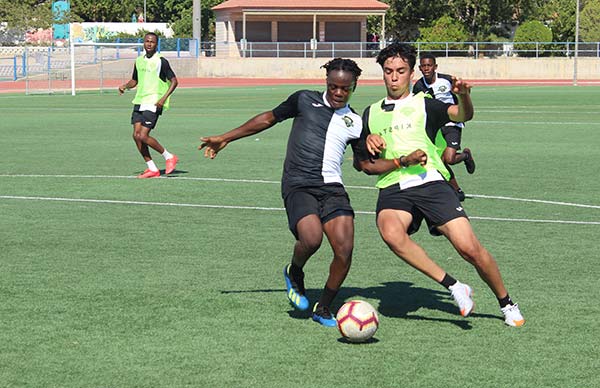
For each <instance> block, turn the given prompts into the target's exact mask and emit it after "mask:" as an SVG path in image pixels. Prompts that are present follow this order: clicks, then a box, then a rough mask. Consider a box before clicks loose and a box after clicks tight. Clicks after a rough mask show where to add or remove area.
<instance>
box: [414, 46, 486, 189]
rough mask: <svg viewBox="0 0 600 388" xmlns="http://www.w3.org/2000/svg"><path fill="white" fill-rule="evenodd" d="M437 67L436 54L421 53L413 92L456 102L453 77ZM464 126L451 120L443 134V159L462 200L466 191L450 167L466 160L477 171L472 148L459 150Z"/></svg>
mask: <svg viewBox="0 0 600 388" xmlns="http://www.w3.org/2000/svg"><path fill="white" fill-rule="evenodd" d="M437 67H438V65H437V63H436V59H435V55H433V54H431V53H424V54H421V57H420V59H419V70H421V74H423V77H422V78H420V79H419V80H418V81H417V82H415V85H414V86H413V93H415V94H417V93H419V92H424V93H427V94H429V95H430V96H431V97H433V98H435V99H436V100H439V101H442V102H445V103H447V104H456V103H457V99H456V96H455V95H454V94H453V93H452V82H453V81H452V80H453V77H452V76H450V75H448V74H442V73H438V72H437ZM464 127H465V124H464V123H460V122H455V121H449V122H448V123H446V124H445V125H444V126H443V127H442V135H443V136H444V139H445V140H446V148H445V149H444V152H443V154H442V160H443V161H444V163H445V164H446V168H447V169H448V171H449V172H450V180H449V182H450V184H451V185H452V187H454V189H455V190H456V192H457V194H458V197H459V199H460V200H461V201H463V200H464V199H465V193H464V192H463V191H462V190H461V188H460V186H459V185H458V183H457V182H456V178H455V176H454V172H453V171H452V169H451V168H450V165H454V164H457V163H461V162H464V163H465V166H466V168H467V172H468V173H469V174H473V173H474V172H475V161H474V160H473V154H472V153H471V150H470V149H469V148H464V149H463V152H457V151H458V150H459V149H460V148H461V145H460V141H461V137H462V129H463V128H464Z"/></svg>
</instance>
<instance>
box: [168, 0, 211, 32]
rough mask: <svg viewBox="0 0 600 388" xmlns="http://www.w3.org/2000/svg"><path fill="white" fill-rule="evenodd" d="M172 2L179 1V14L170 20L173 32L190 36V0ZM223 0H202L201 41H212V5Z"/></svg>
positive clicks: (191, 2)
mask: <svg viewBox="0 0 600 388" xmlns="http://www.w3.org/2000/svg"><path fill="white" fill-rule="evenodd" d="M171 1H173V2H179V3H180V6H179V14H178V15H177V16H175V17H174V18H173V19H172V20H171V21H172V22H173V24H172V25H171V27H172V28H173V32H174V33H175V35H176V36H180V37H192V33H193V25H192V22H193V20H192V17H193V15H192V13H193V12H192V6H193V1H192V0H184V1H181V0H179V1H178V0H171ZM222 2H223V0H202V8H201V10H200V11H201V17H200V18H201V24H202V26H201V27H202V31H201V36H202V37H201V39H202V41H212V40H214V39H215V14H214V12H213V11H212V9H211V8H212V7H214V6H216V5H218V4H220V3H222Z"/></svg>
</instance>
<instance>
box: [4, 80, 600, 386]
mask: <svg viewBox="0 0 600 388" xmlns="http://www.w3.org/2000/svg"><path fill="white" fill-rule="evenodd" d="M299 88H302V87H299V86H276V87H263V88H261V87H256V88H206V89H178V90H177V91H176V92H175V94H174V96H173V99H172V109H171V110H170V111H169V112H167V113H166V114H165V115H164V116H163V117H162V118H161V119H160V120H159V124H158V127H157V129H156V130H155V132H154V134H155V135H156V137H157V138H158V139H159V141H161V142H162V143H163V145H165V146H166V147H167V149H168V150H169V151H171V152H174V153H176V154H177V155H179V158H180V163H179V165H178V167H177V170H176V172H175V173H173V174H172V175H171V176H170V177H168V178H160V179H147V180H139V179H134V177H135V176H136V175H137V174H139V173H140V172H141V171H142V170H143V169H144V168H145V165H144V163H143V161H142V159H141V157H140V156H139V155H138V153H137V151H136V149H135V146H134V143H133V141H132V139H131V132H132V130H131V125H130V124H129V119H130V114H131V104H130V103H129V102H130V100H131V98H132V96H133V94H132V93H131V92H130V93H128V94H126V95H125V96H124V97H119V96H117V94H116V93H107V94H103V95H99V94H92V93H91V94H81V95H78V96H76V97H72V96H68V95H54V96H41V95H40V96H23V95H0V115H1V123H0V138H1V140H0V144H1V145H2V147H1V149H2V163H1V164H0V165H1V166H2V171H1V172H0V387H3V388H12V387H15V388H16V387H40V388H42V387H43V388H51V387H56V388H59V387H60V388H113V387H114V388H133V387H161V388H165V387H261V388H262V387H265V388H269V387H288V388H292V387H322V388H328V387H528V388H529V387H561V388H564V387H584V388H587V387H600V377H599V376H598V370H600V362H599V356H598V354H600V338H599V337H600V302H599V298H598V286H599V284H600V283H599V280H598V279H599V278H600V266H599V265H598V259H599V253H598V251H599V249H598V248H599V242H598V241H599V238H600V195H599V194H598V193H599V192H600V179H598V168H599V167H600V162H599V161H598V142H599V139H600V135H599V132H600V109H599V108H600V88H598V87H531V86H529V87H475V88H474V89H473V92H472V97H473V100H474V104H475V118H474V120H473V121H471V122H470V123H468V124H467V128H466V129H465V131H464V132H463V146H467V147H470V148H471V149H472V150H473V154H474V157H475V160H476V162H477V171H476V172H475V174H474V175H468V174H466V171H465V169H464V167H463V166H457V167H456V168H455V171H456V173H457V177H458V180H459V183H460V184H461V185H462V187H463V190H464V191H465V192H466V193H467V196H468V198H467V199H466V201H465V202H464V206H465V208H466V210H467V213H468V214H469V215H470V216H471V219H472V224H473V227H474V229H475V231H476V233H477V234H478V236H479V238H480V239H481V240H482V242H483V244H484V245H485V246H486V247H487V248H488V249H489V250H490V251H491V252H492V254H493V255H494V256H495V257H496V259H497V261H498V263H499V266H500V269H501V271H502V274H503V277H504V280H505V283H506V285H507V287H508V289H509V292H510V294H511V296H512V298H513V299H514V300H515V301H516V302H518V303H519V305H520V307H521V311H522V312H523V314H524V316H525V318H526V320H527V322H526V324H525V326H524V327H522V328H509V327H507V326H505V325H504V323H503V321H502V315H501V313H500V311H499V308H498V304H497V301H496V300H495V298H494V296H493V294H492V293H491V291H489V290H488V288H487V287H486V285H485V284H484V283H483V281H482V280H480V278H479V277H478V276H477V273H476V272H475V270H474V269H473V267H471V266H470V265H469V264H467V263H466V262H465V261H464V260H462V259H461V258H460V257H459V256H458V255H457V254H456V252H455V251H454V250H453V249H452V247H451V246H450V244H449V243H448V242H447V241H446V240H445V239H443V238H441V237H437V238H434V237H432V236H430V235H429V234H428V233H427V232H426V231H425V228H422V230H421V231H420V232H419V233H417V234H416V235H415V236H414V238H415V240H416V241H417V242H419V243H420V244H421V245H422V246H423V247H424V248H425V249H426V250H427V251H428V252H429V253H430V255H431V256H432V257H433V258H434V259H435V260H436V261H437V262H438V263H440V264H441V265H442V266H443V267H444V268H445V269H446V270H447V271H448V272H449V273H451V274H452V275H454V276H455V277H457V278H458V279H459V280H461V281H463V282H466V283H468V284H470V285H471V286H472V287H473V289H474V291H475V297H474V299H475V302H476V310H475V313H474V314H473V315H472V316H470V317H468V318H463V317H461V316H460V314H459V313H458V309H457V308H456V306H455V305H454V303H453V302H452V299H451V297H450V295H449V293H448V292H447V291H446V290H445V289H443V288H442V287H441V286H440V285H438V284H437V283H435V282H433V281H431V280H430V279H428V278H426V277H425V276H424V275H422V274H420V273H418V272H417V271H416V270H414V269H412V268H411V267H409V266H408V265H406V264H405V263H404V262H402V261H401V260H400V259H398V258H396V257H395V256H394V255H393V254H392V253H391V252H390V251H389V250H388V248H387V247H386V246H385V244H384V243H383V241H382V240H381V239H380V237H379V235H378V233H377V230H376V227H375V221H374V214H373V211H374V208H375V201H376V198H377V192H376V191H375V190H373V189H372V187H373V185H374V181H375V178H374V177H369V176H366V175H363V174H362V173H358V172H356V171H354V170H353V169H352V166H351V165H352V163H351V154H352V153H351V151H350V150H348V151H347V155H346V163H345V164H344V182H345V184H346V185H347V187H348V192H349V194H350V197H351V200H352V204H353V206H354V208H355V210H356V211H357V215H356V238H355V240H356V241H355V250H354V261H353V266H352V269H351V271H350V274H349V276H348V278H347V280H346V282H345V284H344V288H343V289H342V291H341V292H340V294H339V297H338V298H337V303H336V305H335V306H334V308H335V309H337V307H339V306H340V305H341V304H342V303H343V301H344V300H350V299H356V298H358V299H364V300H367V301H369V302H370V303H372V304H373V305H374V306H375V307H376V309H377V310H378V312H379V317H380V322H381V324H380V328H379V330H378V332H377V333H376V335H375V339H374V340H373V341H372V342H370V343H367V344H359V345H355V344H349V343H347V342H345V341H343V340H341V336H340V335H339V333H338V331H337V330H336V329H328V328H324V327H322V326H320V325H317V324H316V323H314V322H312V320H310V318H309V313H301V312H296V311H293V309H292V308H291V307H290V305H289V304H288V302H287V299H286V295H285V287H284V282H283V277H282V275H281V272H282V268H283V266H284V265H285V264H286V263H287V262H288V261H289V259H290V255H291V249H292V245H293V237H292V235H291V233H290V232H289V231H288V230H287V221H286V216H285V212H284V211H283V205H282V200H281V198H280V191H279V179H280V176H281V168H282V164H283V158H284V156H285V147H286V140H287V135H288V132H289V128H290V126H291V120H289V121H287V122H284V123H281V124H279V125H278V126H276V127H274V128H271V129H270V130H267V131H265V132H263V133H261V134H259V135H257V136H254V137H251V138H246V139H242V140H239V141H237V142H234V143H232V144H230V145H229V146H228V148H227V149H225V150H224V151H223V152H222V153H220V154H219V156H218V157H217V158H216V159H215V160H208V159H204V158H203V157H202V155H201V153H200V152H199V151H197V146H198V145H199V144H200V141H199V138H200V137H201V136H204V135H210V134H218V133H221V132H224V131H225V130H228V129H230V128H233V127H235V126H237V125H239V124H241V123H242V122H244V121H245V120H246V119H248V118H249V117H251V116H252V115H254V114H256V113H259V112H262V111H265V110H268V109H272V108H273V107H275V106H276V105H277V104H278V103H279V102H280V101H283V100H284V99H285V98H286V97H287V96H288V95H289V94H291V93H292V92H293V91H295V90H297V89H299ZM307 88H311V89H322V88H321V87H319V86H308V87H307ZM383 93H384V88H383V86H361V85H360V84H359V87H358V89H357V92H356V94H355V96H354V97H353V100H352V101H351V103H352V105H353V106H354V107H355V108H356V109H357V110H358V111H360V112H362V109H363V108H364V107H365V106H367V105H368V104H369V103H371V102H373V101H375V100H376V99H378V98H380V97H382V96H383ZM155 160H156V161H157V164H158V165H159V167H160V168H164V161H163V160H162V157H160V156H159V155H155ZM330 259H331V250H330V248H329V246H328V244H327V243H326V242H324V244H323V246H322V247H321V249H320V250H319V252H317V254H316V255H315V256H314V257H313V258H312V259H311V260H310V261H309V263H308V265H307V267H306V268H305V271H306V286H307V289H308V296H309V298H310V299H311V300H312V301H314V300H315V299H317V298H318V295H319V293H320V290H321V288H322V286H323V284H324V281H325V277H326V272H327V270H328V265H329V262H330Z"/></svg>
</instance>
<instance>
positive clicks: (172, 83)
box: [156, 77, 179, 108]
mask: <svg viewBox="0 0 600 388" xmlns="http://www.w3.org/2000/svg"><path fill="white" fill-rule="evenodd" d="M169 82H170V84H169V89H167V92H166V93H165V95H164V96H162V98H161V99H160V100H158V101H157V102H156V106H157V107H159V108H162V107H163V105H165V101H167V98H169V96H170V95H171V94H173V92H174V91H175V89H176V88H177V85H178V84H179V82H178V81H177V77H173V78H171V79H170V80H169Z"/></svg>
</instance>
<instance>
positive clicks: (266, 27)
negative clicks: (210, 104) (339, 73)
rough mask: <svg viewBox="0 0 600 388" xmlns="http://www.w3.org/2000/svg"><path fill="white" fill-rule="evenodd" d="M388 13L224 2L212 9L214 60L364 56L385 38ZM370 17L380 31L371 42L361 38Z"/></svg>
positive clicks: (366, 2)
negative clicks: (377, 22) (376, 19)
mask: <svg viewBox="0 0 600 388" xmlns="http://www.w3.org/2000/svg"><path fill="white" fill-rule="evenodd" d="M388 8H389V6H388V5H387V4H385V3H383V2H381V1H378V0H318V1H317V0H302V1H300V2H298V3H296V2H294V1H290V0H227V1H224V2H223V3H221V4H219V5H217V6H215V7H213V8H212V9H213V11H214V12H215V16H216V26H215V40H216V45H217V47H216V52H217V56H241V57H275V56H285V57H316V56H332V55H331V53H333V52H336V53H338V54H339V55H337V56H345V57H363V56H369V55H370V52H372V51H373V49H375V48H377V47H378V44H377V43H376V41H377V40H383V39H384V37H385V30H384V27H383V26H385V14H386V12H387V10H388ZM373 15H376V16H380V17H381V26H382V29H381V32H380V33H379V34H378V35H375V37H373V36H370V35H369V36H368V34H367V16H373ZM336 46H337V47H336Z"/></svg>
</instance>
